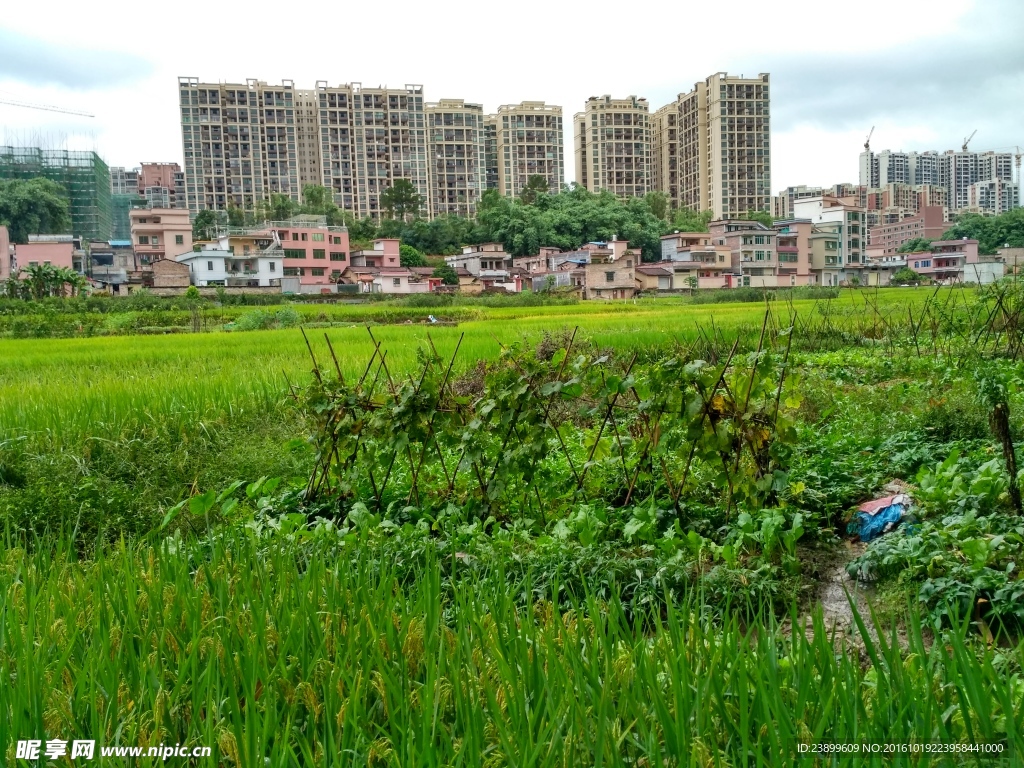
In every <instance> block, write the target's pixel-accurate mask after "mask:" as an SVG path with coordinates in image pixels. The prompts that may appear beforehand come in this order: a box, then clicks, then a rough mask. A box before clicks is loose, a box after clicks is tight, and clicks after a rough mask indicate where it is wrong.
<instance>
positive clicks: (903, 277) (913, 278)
mask: <svg viewBox="0 0 1024 768" xmlns="http://www.w3.org/2000/svg"><path fill="white" fill-rule="evenodd" d="M922 280H924V278H923V277H922V276H921V275H919V274H918V273H917V272H915V271H914V270H912V269H909V268H908V267H903V269H899V270H897V271H896V272H893V274H892V277H890V278H889V283H890V284H892V285H901V284H903V283H920V282H921V281H922Z"/></svg>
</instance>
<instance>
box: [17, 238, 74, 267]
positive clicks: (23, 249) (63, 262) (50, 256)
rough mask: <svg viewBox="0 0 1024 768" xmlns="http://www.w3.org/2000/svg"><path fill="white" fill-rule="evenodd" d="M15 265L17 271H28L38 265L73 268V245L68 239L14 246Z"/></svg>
mask: <svg viewBox="0 0 1024 768" xmlns="http://www.w3.org/2000/svg"><path fill="white" fill-rule="evenodd" d="M14 256H15V264H16V265H17V268H18V269H28V268H29V267H32V266H36V265H38V264H52V265H53V266H55V267H66V268H67V269H74V267H75V259H74V256H75V244H74V243H73V242H71V240H70V238H68V241H67V242H63V241H54V240H50V241H46V242H35V243H18V244H17V245H15V246H14Z"/></svg>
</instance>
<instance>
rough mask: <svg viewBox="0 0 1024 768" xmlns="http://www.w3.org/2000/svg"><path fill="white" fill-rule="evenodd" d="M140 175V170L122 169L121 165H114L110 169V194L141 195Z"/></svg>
mask: <svg viewBox="0 0 1024 768" xmlns="http://www.w3.org/2000/svg"><path fill="white" fill-rule="evenodd" d="M139 174H140V171H139V169H138V168H122V167H121V166H119V165H112V166H111V167H110V194H112V195H137V194H139Z"/></svg>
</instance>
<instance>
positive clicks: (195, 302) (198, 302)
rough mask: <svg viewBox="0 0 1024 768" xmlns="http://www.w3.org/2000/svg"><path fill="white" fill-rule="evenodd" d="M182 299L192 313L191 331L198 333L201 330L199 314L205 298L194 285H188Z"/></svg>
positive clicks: (200, 314)
mask: <svg viewBox="0 0 1024 768" xmlns="http://www.w3.org/2000/svg"><path fill="white" fill-rule="evenodd" d="M183 299H184V303H185V307H186V308H187V309H188V311H189V313H190V314H191V315H192V333H199V331H200V330H202V325H201V316H202V310H203V306H204V305H205V304H206V299H204V298H203V296H202V294H200V293H199V289H198V288H196V287H195V286H194V285H190V286H189V287H188V289H187V290H186V291H185V295H184V297H183Z"/></svg>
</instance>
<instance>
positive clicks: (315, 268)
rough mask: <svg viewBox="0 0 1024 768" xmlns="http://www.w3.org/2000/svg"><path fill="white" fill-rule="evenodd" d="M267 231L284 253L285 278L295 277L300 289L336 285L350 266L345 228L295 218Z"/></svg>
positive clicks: (313, 217)
mask: <svg viewBox="0 0 1024 768" xmlns="http://www.w3.org/2000/svg"><path fill="white" fill-rule="evenodd" d="M270 230H271V232H272V233H273V234H274V235H275V236H276V238H277V239H278V240H279V241H280V243H281V249H282V250H283V251H284V275H285V277H298V278H299V283H301V284H302V285H330V284H331V283H336V282H338V278H340V277H341V273H342V272H344V271H345V268H346V267H347V266H349V263H350V261H349V241H348V230H347V229H346V228H345V227H332V226H328V225H327V223H326V219H324V218H323V217H317V216H309V217H304V216H296V217H295V218H294V219H291V220H289V221H284V222H274V223H272V224H271V226H270ZM396 242H397V241H396ZM353 255H354V254H353ZM396 263H397V261H396Z"/></svg>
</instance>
